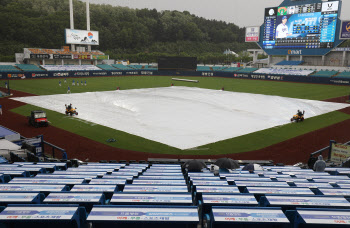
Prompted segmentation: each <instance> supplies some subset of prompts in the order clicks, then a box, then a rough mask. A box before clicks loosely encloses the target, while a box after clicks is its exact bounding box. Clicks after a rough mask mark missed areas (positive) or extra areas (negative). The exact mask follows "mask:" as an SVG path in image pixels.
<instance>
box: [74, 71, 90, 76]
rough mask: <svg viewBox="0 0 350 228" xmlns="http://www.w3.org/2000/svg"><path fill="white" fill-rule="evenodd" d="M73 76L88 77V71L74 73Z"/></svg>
mask: <svg viewBox="0 0 350 228" xmlns="http://www.w3.org/2000/svg"><path fill="white" fill-rule="evenodd" d="M74 76H90V72H89V71H82V72H75V73H74Z"/></svg>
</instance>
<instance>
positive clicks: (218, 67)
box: [211, 66, 227, 71]
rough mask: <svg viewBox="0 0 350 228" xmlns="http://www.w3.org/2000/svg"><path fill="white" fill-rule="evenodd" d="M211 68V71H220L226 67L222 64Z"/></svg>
mask: <svg viewBox="0 0 350 228" xmlns="http://www.w3.org/2000/svg"><path fill="white" fill-rule="evenodd" d="M211 68H212V69H213V71H221V70H224V69H226V68H227V67H224V66H213V67H211Z"/></svg>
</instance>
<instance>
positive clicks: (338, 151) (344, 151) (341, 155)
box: [331, 143, 350, 163]
mask: <svg viewBox="0 0 350 228" xmlns="http://www.w3.org/2000/svg"><path fill="white" fill-rule="evenodd" d="M349 157H350V145H344V144H340V143H332V149H331V161H332V162H337V163H342V162H344V161H346V159H347V158H349Z"/></svg>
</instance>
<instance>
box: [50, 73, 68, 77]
mask: <svg viewBox="0 0 350 228" xmlns="http://www.w3.org/2000/svg"><path fill="white" fill-rule="evenodd" d="M53 76H54V77H68V76H69V73H68V72H57V73H53Z"/></svg>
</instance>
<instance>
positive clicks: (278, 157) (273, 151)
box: [3, 76, 350, 164]
mask: <svg viewBox="0 0 350 228" xmlns="http://www.w3.org/2000/svg"><path fill="white" fill-rule="evenodd" d="M176 77H177V78H181V77H178V76H176ZM186 79H193V80H199V83H189V82H179V81H172V77H165V76H158V77H153V76H143V77H142V76H129V77H94V78H90V77H89V78H74V80H75V82H79V83H80V85H79V86H77V85H75V86H73V85H72V80H73V78H67V80H66V81H67V82H66V83H65V82H64V78H61V79H32V80H12V81H11V82H10V88H11V90H12V91H13V93H14V97H21V96H29V95H33V96H35V95H39V96H44V95H56V94H66V93H67V89H68V86H69V87H70V90H71V93H72V94H73V95H74V93H87V92H103V91H115V90H116V89H117V87H119V88H120V90H121V91H124V90H131V89H141V88H142V89H144V88H162V87H169V86H171V84H172V83H173V84H174V86H175V87H177V86H179V87H180V86H181V87H197V88H203V89H211V90H221V89H222V88H224V90H225V91H231V92H238V93H250V94H262V95H271V96H279V97H283V98H297V99H308V100H317V101H335V102H340V101H343V100H344V98H345V97H346V96H348V95H349V91H350V89H349V87H347V86H334V85H320V84H303V83H288V82H277V81H276V82H275V81H260V80H245V79H232V78H211V77H193V78H191V77H186ZM59 81H61V86H60V85H59ZM85 81H86V85H85ZM81 82H83V85H81ZM6 99H7V102H8V103H9V104H8V107H13V108H10V109H9V110H6V111H8V112H7V113H5V114H6V115H8V120H9V121H7V122H6V123H4V124H3V125H5V126H6V125H8V127H10V128H11V127H12V129H14V130H17V131H19V132H21V129H26V130H24V132H28V133H27V134H32V135H25V136H26V137H32V136H35V134H38V133H39V134H40V132H45V134H44V135H48V138H49V139H50V140H51V139H52V140H51V141H53V142H52V143H56V144H59V146H61V147H63V148H65V149H67V152H68V154H69V156H71V157H72V156H73V157H77V158H80V159H84V158H89V159H90V160H91V159H92V160H101V159H114V160H117V159H127V160H131V159H134V160H136V159H141V157H142V159H146V157H175V158H178V157H183V158H187V157H196V158H197V157H213V158H215V157H218V156H221V157H222V156H229V157H234V158H238V157H239V158H242V159H243V158H246V159H247V158H251V159H266V160H269V159H271V160H274V161H275V162H284V163H287V164H288V163H293V162H298V161H301V160H303V161H304V160H305V158H307V156H309V154H310V153H309V152H313V151H314V150H315V149H316V150H317V149H320V148H322V147H323V146H325V145H327V144H328V143H329V140H331V139H334V140H338V141H342V140H347V141H349V140H350V136H349V135H348V134H346V128H347V127H349V126H350V111H349V107H347V108H344V109H340V110H337V111H331V112H327V113H325V114H322V115H317V116H315V117H312V118H308V117H307V115H306V119H305V121H304V122H302V123H288V124H283V125H279V126H275V127H272V128H268V129H265V130H260V131H256V132H252V133H249V134H245V135H241V136H238V137H234V138H229V139H225V140H221V141H217V142H213V143H209V144H205V145H201V146H198V147H195V148H191V149H179V148H177V147H173V146H169V145H167V144H164V143H160V142H157V141H153V140H149V139H147V137H140V136H137V135H134V134H130V133H128V132H125V131H120V130H115V129H113V128H110V127H106V126H103V125H99V124H96V123H94V122H89V121H86V120H83V119H80V118H77V117H67V116H66V115H65V114H64V106H63V107H62V112H56V111H52V110H50V109H43V108H42V107H41V106H40V107H38V106H33V105H29V104H26V103H22V102H19V101H15V100H12V99H9V98H6ZM262 103H263V101H262ZM73 105H74V106H77V107H79V105H80V104H73ZM281 105H282V104H281ZM93 108H94V107H91V109H93ZM37 109H41V110H45V111H46V112H47V115H48V119H49V121H50V126H49V127H48V128H47V129H31V127H30V126H28V124H27V123H26V121H25V118H24V117H25V116H27V115H29V113H30V111H31V110H37ZM295 111H296V110H295ZM98 112H101V116H103V115H102V114H103V113H104V112H105V110H104V108H103V106H101V107H99V110H98ZM154 112H157V110H154ZM293 114H295V113H290V114H289V116H288V118H290V117H292V116H293ZM11 115H13V116H14V117H15V116H16V117H18V118H15V119H17V120H16V121H15V120H14V118H11ZM270 115H274V111H272V112H271V114H270ZM258 118H259V116H258V117H257V119H258ZM116 121H118V120H116ZM257 121H259V120H257ZM262 121H263V120H262ZM11 122H13V123H12V124H11ZM16 128H17V129H16ZM348 129H350V128H348ZM62 131H63V132H66V134H65V133H63V132H62ZM50 132H51V133H50ZM55 132H56V137H55V136H54V135H55ZM61 134H65V135H64V136H63V135H61ZM68 135H77V136H79V140H80V141H78V139H74V138H72V137H68ZM59 137H64V138H65V139H63V140H61V141H59V140H57V141H56V142H55V138H59ZM82 139H84V140H89V141H90V142H89V143H91V144H94V145H95V146H93V148H92V149H93V150H94V152H89V151H88V148H89V147H87V146H86V145H88V144H86V143H82V141H81V140H82ZM108 139H115V142H108ZM64 142H65V143H64ZM63 144H66V145H63ZM74 144H75V145H74ZM82 144H84V145H82ZM71 145H74V146H71ZM96 145H101V147H100V148H99V147H98V146H96ZM293 145H294V146H293ZM78 146H80V148H82V147H84V148H85V149H84V151H81V150H80V149H76V148H78ZM289 147H293V149H286V148H289ZM113 148H114V149H113ZM97 150H98V152H96V151H97ZM118 151H122V152H120V153H119V152H118ZM127 151H130V153H129V156H127V154H128V153H127ZM293 151H294V152H293ZM131 152H133V153H131ZM291 153H294V155H292V154H291ZM141 155H142V156H141ZM126 156H127V157H128V158H126ZM304 162H305V161H304Z"/></svg>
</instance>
